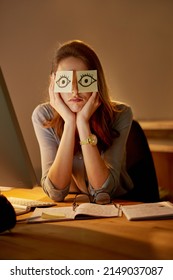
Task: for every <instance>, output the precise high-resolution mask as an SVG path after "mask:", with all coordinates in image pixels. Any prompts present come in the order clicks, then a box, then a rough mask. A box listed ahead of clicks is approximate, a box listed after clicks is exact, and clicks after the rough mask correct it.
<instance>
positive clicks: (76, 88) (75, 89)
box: [72, 81, 78, 96]
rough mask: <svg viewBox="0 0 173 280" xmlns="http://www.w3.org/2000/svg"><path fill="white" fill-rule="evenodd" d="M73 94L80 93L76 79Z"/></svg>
mask: <svg viewBox="0 0 173 280" xmlns="http://www.w3.org/2000/svg"><path fill="white" fill-rule="evenodd" d="M72 94H73V95H75V96H76V95H78V86H77V82H76V81H74V82H73V84H72Z"/></svg>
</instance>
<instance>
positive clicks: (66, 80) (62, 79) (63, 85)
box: [54, 71, 73, 93]
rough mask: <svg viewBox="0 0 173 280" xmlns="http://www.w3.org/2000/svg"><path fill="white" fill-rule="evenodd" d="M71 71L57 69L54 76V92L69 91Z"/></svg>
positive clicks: (70, 88) (71, 78)
mask: <svg viewBox="0 0 173 280" xmlns="http://www.w3.org/2000/svg"><path fill="white" fill-rule="evenodd" d="M72 82H73V71H57V72H56V77H55V86H54V92H63V93H64V92H65V93H67V92H71V91H72Z"/></svg>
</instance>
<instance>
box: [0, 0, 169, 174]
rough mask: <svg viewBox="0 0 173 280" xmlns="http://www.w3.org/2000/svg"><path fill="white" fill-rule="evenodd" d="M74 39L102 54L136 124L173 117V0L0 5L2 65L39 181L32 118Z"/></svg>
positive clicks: (0, 0) (17, 0)
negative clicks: (60, 55) (59, 55)
mask: <svg viewBox="0 0 173 280" xmlns="http://www.w3.org/2000/svg"><path fill="white" fill-rule="evenodd" d="M71 39H80V40H84V41H85V42H87V43H88V44H90V45H91V46H92V47H93V48H94V49H95V51H96V53H97V54H98V56H99V58H100V60H101V62H102V65H103V68H104V70H105V75H106V78H107V82H108V85H109V88H110V92H111V96H112V98H114V99H116V100H119V101H123V102H126V103H128V104H129V105H131V107H132V109H133V113H134V117H135V118H136V119H138V120H147V121H148V120H149V121H150V120H166V121H167V120H172V119H173V110H172V106H173V94H172V93H173V1H172V0H102V1H100V0H85V1H84V0H73V1H70V0H66V1H63V0H13V1H11V0H0V64H1V68H2V71H3V74H4V76H5V79H6V82H7V86H8V89H9V92H10V96H11V99H12V102H13V106H14V108H15V111H16V114H17V117H18V120H19V124H20V126H21V129H22V132H23V136H24V139H25V142H26V145H27V147H28V151H29V154H30V156H31V160H32V162H33V165H34V168H35V170H36V173H37V175H38V176H40V155H39V148H38V144H37V140H36V138H35V134H34V131H33V127H32V123H31V114H32V111H33V110H34V108H35V107H36V106H37V104H39V103H41V102H44V101H45V99H47V96H48V91H47V88H48V81H49V73H50V68H51V61H52V57H53V55H54V51H55V49H56V47H57V46H58V44H59V43H63V42H64V41H68V40H71Z"/></svg>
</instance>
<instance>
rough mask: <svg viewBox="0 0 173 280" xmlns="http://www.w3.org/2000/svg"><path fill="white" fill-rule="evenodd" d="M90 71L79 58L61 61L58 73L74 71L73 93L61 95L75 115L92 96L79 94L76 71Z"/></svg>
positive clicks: (87, 93) (89, 93) (86, 93)
mask: <svg viewBox="0 0 173 280" xmlns="http://www.w3.org/2000/svg"><path fill="white" fill-rule="evenodd" d="M83 70H88V67H87V66H86V64H85V63H84V62H83V61H82V60H81V59H79V58H76V57H72V56H70V57H67V58H65V59H63V60H61V61H60V63H59V65H58V68H57V71H73V82H72V92H69V93H60V95H61V98H62V99H63V101H64V103H65V104H66V105H67V106H68V107H69V108H70V110H71V111H72V112H74V113H77V112H79V111H80V110H81V109H82V108H83V106H84V105H85V104H86V102H87V101H88V99H89V98H90V96H91V92H85V93H79V92H78V86H77V78H76V71H83Z"/></svg>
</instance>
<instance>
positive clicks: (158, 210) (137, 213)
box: [122, 201, 173, 220]
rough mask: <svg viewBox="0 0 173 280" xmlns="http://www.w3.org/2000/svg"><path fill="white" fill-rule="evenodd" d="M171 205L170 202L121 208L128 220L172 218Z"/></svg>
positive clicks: (172, 210)
mask: <svg viewBox="0 0 173 280" xmlns="http://www.w3.org/2000/svg"><path fill="white" fill-rule="evenodd" d="M172 206H173V205H172V204H171V203H170V202H166V201H163V202H154V203H142V204H136V205H127V206H122V211H123V213H124V215H125V216H126V218H127V219H128V220H146V219H159V218H171V217H172V218H173V207H172Z"/></svg>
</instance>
